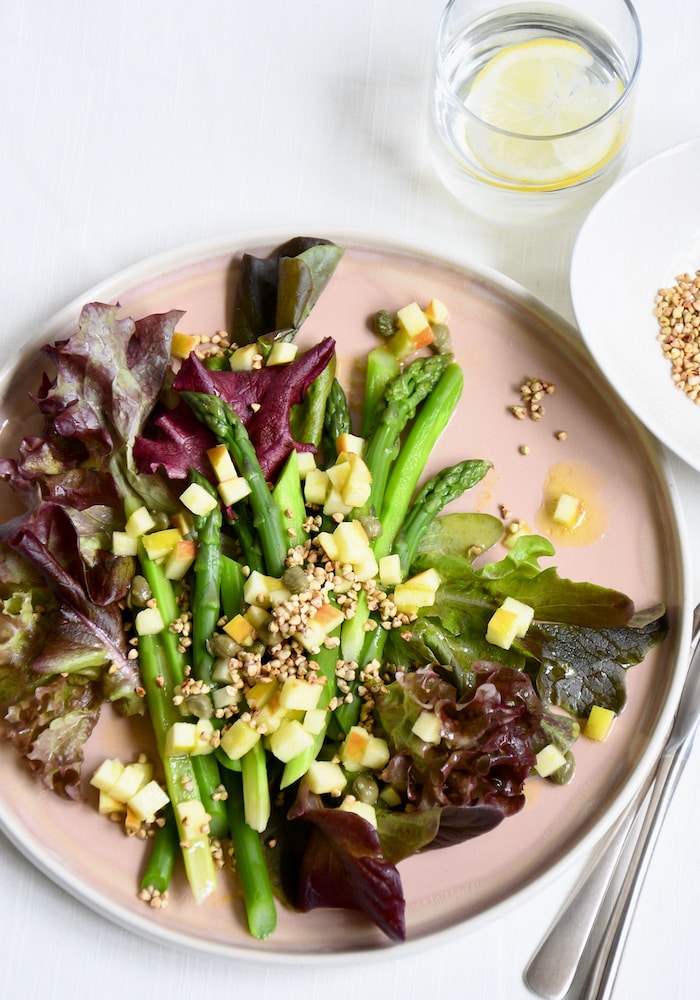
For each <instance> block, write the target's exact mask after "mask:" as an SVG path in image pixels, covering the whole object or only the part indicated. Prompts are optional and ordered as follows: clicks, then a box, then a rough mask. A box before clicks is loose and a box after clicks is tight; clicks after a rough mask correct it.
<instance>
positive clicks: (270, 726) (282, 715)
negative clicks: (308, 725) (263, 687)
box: [255, 692, 297, 737]
mask: <svg viewBox="0 0 700 1000" xmlns="http://www.w3.org/2000/svg"><path fill="white" fill-rule="evenodd" d="M296 714H297V713H295V712H288V711H287V709H286V708H283V707H282V706H281V705H280V696H279V692H275V695H274V697H273V698H270V700H269V701H268V702H266V703H265V704H264V705H263V706H262V708H258V709H256V710H255V727H256V729H257V730H258V732H259V733H261V734H265V735H266V736H268V737H269V736H270V735H271V734H272V733H275V732H277V730H278V729H279V727H280V726H281V725H282V722H283V721H284V720H285V719H287V718H294V717H295V716H296Z"/></svg>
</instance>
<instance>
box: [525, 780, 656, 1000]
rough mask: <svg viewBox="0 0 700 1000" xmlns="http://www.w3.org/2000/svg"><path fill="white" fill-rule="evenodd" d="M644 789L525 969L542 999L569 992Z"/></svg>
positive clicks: (555, 998)
mask: <svg viewBox="0 0 700 1000" xmlns="http://www.w3.org/2000/svg"><path fill="white" fill-rule="evenodd" d="M648 788H649V785H648V783H646V784H645V785H644V787H643V788H642V789H641V790H640V791H639V792H638V793H637V795H636V796H635V798H634V799H633V800H632V802H631V803H630V805H629V806H628V807H627V809H626V810H625V812H624V813H623V814H622V816H621V817H620V818H619V820H618V822H617V825H616V826H615V827H614V828H613V830H612V832H611V835H610V836H606V838H605V846H604V847H602V848H601V849H600V851H597V852H596V853H595V855H594V857H593V858H592V860H591V862H590V864H589V865H588V867H587V868H586V870H585V871H584V873H583V875H582V876H581V878H580V880H579V882H578V884H577V886H576V888H575V889H574V890H573V892H572V894H571V896H570V897H569V899H568V901H567V903H566V905H565V906H564V907H563V909H562V910H561V911H560V912H559V914H558V915H557V918H556V920H555V921H554V923H553V924H552V926H551V927H550V929H549V931H548V932H547V935H546V936H545V938H544V939H543V940H542V943H541V944H540V946H539V948H538V949H537V951H536V952H535V954H534V955H533V956H532V958H531V960H530V963H529V965H528V966H527V968H526V970H525V982H526V983H527V985H528V987H529V988H530V989H531V990H532V992H533V993H536V994H537V995H538V996H540V997H543V998H544V1000H562V998H563V997H564V996H566V994H567V993H568V992H569V988H570V987H571V984H572V982H573V980H574V976H575V975H576V970H577V968H578V965H579V962H580V960H581V956H582V954H583V952H584V949H585V947H586V943H587V941H588V939H589V936H590V933H591V931H592V930H593V927H594V925H595V922H596V919H597V917H598V913H599V910H600V906H601V904H602V902H603V899H604V898H605V894H606V891H607V889H608V886H609V884H610V880H611V878H612V875H613V872H614V871H615V868H616V866H617V863H618V861H619V858H620V854H621V853H622V848H623V846H624V844H625V842H626V840H627V837H628V836H629V833H630V830H631V829H632V826H633V824H634V822H635V819H636V818H637V815H638V811H639V809H640V808H641V807H642V804H643V802H644V799H645V798H646V795H647V792H648Z"/></svg>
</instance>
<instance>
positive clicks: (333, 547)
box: [316, 531, 338, 562]
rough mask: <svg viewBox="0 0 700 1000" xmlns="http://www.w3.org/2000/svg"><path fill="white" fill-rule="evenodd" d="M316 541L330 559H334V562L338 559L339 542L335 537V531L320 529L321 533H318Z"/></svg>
mask: <svg viewBox="0 0 700 1000" xmlns="http://www.w3.org/2000/svg"><path fill="white" fill-rule="evenodd" d="M316 541H317V542H318V544H319V545H320V546H321V548H322V549H323V551H324V552H325V553H326V555H327V556H328V558H329V559H332V560H333V562H337V561H338V543H337V541H336V539H335V534H334V532H331V531H319V533H318V534H317V535H316Z"/></svg>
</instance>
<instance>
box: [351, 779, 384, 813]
mask: <svg viewBox="0 0 700 1000" xmlns="http://www.w3.org/2000/svg"><path fill="white" fill-rule="evenodd" d="M352 790H353V793H354V794H355V796H356V797H357V798H358V799H359V800H360V802H366V803H367V804H368V805H370V806H373V805H374V804H375V802H376V801H377V799H378V798H379V787H378V785H377V782H376V781H375V780H374V778H373V777H372V776H371V775H369V774H358V775H357V776H356V778H355V780H354V781H353V783H352Z"/></svg>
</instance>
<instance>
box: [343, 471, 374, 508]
mask: <svg viewBox="0 0 700 1000" xmlns="http://www.w3.org/2000/svg"><path fill="white" fill-rule="evenodd" d="M371 493H372V484H371V483H366V482H363V481H362V480H361V479H355V478H354V477H353V476H348V478H347V480H346V482H345V485H344V486H343V488H342V489H341V491H340V496H341V497H342V500H343V503H346V504H347V505H348V507H350V508H352V507H364V506H365V504H366V503H367V501H368V500H369V498H370V495H371Z"/></svg>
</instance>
